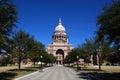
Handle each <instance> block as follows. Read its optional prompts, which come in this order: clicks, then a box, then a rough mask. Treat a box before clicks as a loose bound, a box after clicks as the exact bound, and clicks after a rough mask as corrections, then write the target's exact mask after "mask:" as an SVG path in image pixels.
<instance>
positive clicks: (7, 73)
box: [0, 67, 39, 80]
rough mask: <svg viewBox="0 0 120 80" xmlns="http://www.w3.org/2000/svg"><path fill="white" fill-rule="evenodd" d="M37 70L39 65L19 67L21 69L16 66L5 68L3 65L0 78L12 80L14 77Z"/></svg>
mask: <svg viewBox="0 0 120 80" xmlns="http://www.w3.org/2000/svg"><path fill="white" fill-rule="evenodd" d="M0 68H1V67H0ZM0 70H1V69H0ZM37 70H39V67H24V68H22V69H21V71H18V69H17V68H16V67H13V68H11V67H10V69H9V68H8V67H7V68H5V67H4V70H1V71H0V79H1V80H13V79H15V78H18V77H21V76H24V75H26V74H29V73H32V72H35V71H37Z"/></svg>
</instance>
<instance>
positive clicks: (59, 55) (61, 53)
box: [56, 49, 64, 64]
mask: <svg viewBox="0 0 120 80" xmlns="http://www.w3.org/2000/svg"><path fill="white" fill-rule="evenodd" d="M63 60H64V51H63V50H62V49H58V50H57V51H56V63H57V64H63Z"/></svg>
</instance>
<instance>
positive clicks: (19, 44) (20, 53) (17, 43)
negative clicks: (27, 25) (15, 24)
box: [12, 30, 31, 71]
mask: <svg viewBox="0 0 120 80" xmlns="http://www.w3.org/2000/svg"><path fill="white" fill-rule="evenodd" d="M30 38H31V37H30V35H29V34H28V33H25V32H24V31H22V30H20V31H18V32H17V33H16V34H15V36H13V38H12V41H13V45H12V50H13V51H14V53H13V54H12V56H14V57H15V58H17V59H18V69H19V71H20V68H21V60H22V59H23V58H24V57H25V56H26V53H27V49H28V46H29V45H28V44H29V40H30Z"/></svg>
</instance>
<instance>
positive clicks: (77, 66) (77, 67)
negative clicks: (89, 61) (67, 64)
mask: <svg viewBox="0 0 120 80" xmlns="http://www.w3.org/2000/svg"><path fill="white" fill-rule="evenodd" d="M76 58H77V70H78V67H79V65H78V62H79V56H76Z"/></svg>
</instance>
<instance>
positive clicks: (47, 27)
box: [13, 0, 111, 47]
mask: <svg viewBox="0 0 120 80" xmlns="http://www.w3.org/2000/svg"><path fill="white" fill-rule="evenodd" d="M13 2H14V3H15V4H16V6H17V10H18V23H17V29H16V30H19V29H22V30H24V31H25V32H28V33H29V34H30V35H34V37H35V39H36V40H37V41H39V42H42V43H43V44H44V45H45V47H47V46H48V44H50V43H52V35H53V33H54V31H55V27H56V26H57V25H58V20H59V18H61V20H62V25H63V26H64V27H65V29H66V32H67V35H68V41H69V43H70V44H72V45H73V47H77V46H78V45H79V44H82V43H84V42H85V40H86V39H90V38H93V37H94V36H95V32H96V31H97V29H98V25H96V21H97V16H98V15H99V14H101V13H102V12H103V6H104V5H105V4H110V2H111V0H13Z"/></svg>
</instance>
